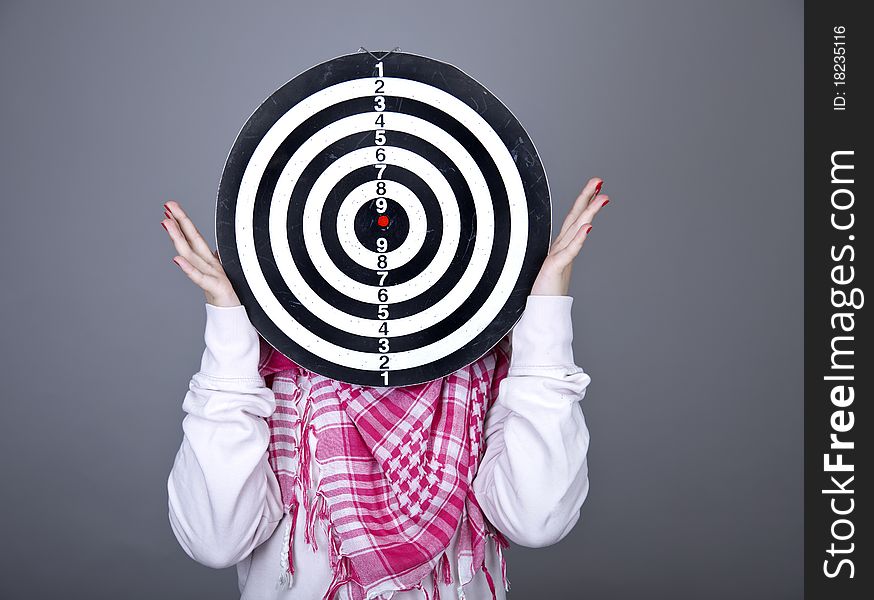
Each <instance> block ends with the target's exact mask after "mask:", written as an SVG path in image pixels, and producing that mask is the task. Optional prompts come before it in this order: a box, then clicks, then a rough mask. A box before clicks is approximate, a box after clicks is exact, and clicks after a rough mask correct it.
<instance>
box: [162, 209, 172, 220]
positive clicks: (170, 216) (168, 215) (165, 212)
mask: <svg viewBox="0 0 874 600" xmlns="http://www.w3.org/2000/svg"><path fill="white" fill-rule="evenodd" d="M164 216H166V217H167V218H168V219H172V218H173V215H171V214H170V213H168V212H167V211H166V210H165V211H164Z"/></svg>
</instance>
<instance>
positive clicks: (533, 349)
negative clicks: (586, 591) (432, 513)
mask: <svg viewBox="0 0 874 600" xmlns="http://www.w3.org/2000/svg"><path fill="white" fill-rule="evenodd" d="M572 304H573V297H572V296H537V295H532V296H528V300H527V305H526V308H525V311H524V312H523V314H522V318H521V319H520V320H519V322H518V323H517V324H516V326H515V327H514V328H513V332H512V334H511V338H510V341H511V353H510V366H509V372H508V374H507V376H506V377H505V378H504V380H503V381H502V382H501V384H500V386H499V391H498V396H497V398H496V399H495V401H494V403H493V404H492V407H491V408H490V409H489V412H488V413H487V415H486V421H485V444H486V449H485V454H484V456H483V459H482V461H481V463H480V466H479V470H478V472H477V475H476V478H475V479H474V482H473V490H474V495H475V496H476V499H477V502H478V503H479V505H480V507H481V508H482V510H483V513H484V514H485V516H486V517H487V518H488V519H489V521H490V522H491V523H492V524H493V525H494V526H495V527H496V528H497V529H498V530H499V531H500V532H501V533H503V534H504V535H505V536H506V537H507V538H508V539H510V540H511V541H513V542H515V543H517V544H519V545H521V546H527V547H531V548H538V547H543V546H549V545H551V544H555V543H557V542H558V541H560V540H561V539H563V538H564V537H565V536H566V535H567V534H568V533H569V532H570V531H571V529H573V527H574V525H576V523H577V521H578V520H579V518H580V509H581V507H582V505H583V502H584V501H585V499H586V496H587V494H588V491H589V477H588V465H587V462H586V453H587V451H588V447H589V431H588V428H587V427H586V421H585V418H584V417H583V411H582V406H581V400H582V399H583V397H584V396H585V392H586V387H587V386H588V384H589V382H590V381H591V378H590V377H589V375H587V374H586V373H585V372H584V371H583V369H582V368H580V367H579V366H577V365H576V364H574V358H573V347H572V343H571V342H572V340H573V327H572V322H571V305H572Z"/></svg>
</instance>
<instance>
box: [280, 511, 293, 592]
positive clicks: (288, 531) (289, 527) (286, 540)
mask: <svg viewBox="0 0 874 600" xmlns="http://www.w3.org/2000/svg"><path fill="white" fill-rule="evenodd" d="M297 509H298V503H297V502H292V504H291V506H289V507H288V508H286V511H285V512H286V514H287V515H288V517H289V518H288V522H287V523H286V524H285V532H284V534H283V536H282V554H281V556H280V558H279V564H280V567H281V568H282V574H281V575H280V576H279V581H277V582H276V589H289V588H291V584H292V583H293V582H294V555H293V553H294V529H295V524H296V523H297Z"/></svg>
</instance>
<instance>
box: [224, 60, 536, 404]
mask: <svg viewBox="0 0 874 600" xmlns="http://www.w3.org/2000/svg"><path fill="white" fill-rule="evenodd" d="M374 55H377V56H379V55H382V58H381V60H380V59H378V58H376V57H375V56H374ZM551 228H552V213H551V206H550V197H549V185H548V183H547V179H546V174H545V172H544V170H543V166H542V164H541V162H540V159H539V157H538V155H537V151H536V150H535V148H534V145H533V143H532V142H531V139H530V138H529V136H528V134H527V133H526V132H525V130H524V129H523V127H522V125H521V124H520V123H519V121H518V120H517V119H516V118H515V117H514V116H513V114H512V113H511V112H510V111H509V109H507V107H506V106H504V105H503V104H502V103H501V102H500V101H499V100H498V99H497V98H496V97H495V96H494V95H493V94H492V93H491V92H489V91H488V90H487V89H486V88H485V87H483V85H482V84H480V83H478V82H477V81H476V80H474V79H473V78H471V77H470V76H468V75H467V74H465V73H464V72H462V71H461V70H459V69H458V68H456V67H454V66H452V65H449V64H447V63H444V62H440V61H437V60H434V59H431V58H426V57H424V56H419V55H415V54H409V53H405V52H391V53H388V54H385V55H383V53H374V54H371V53H368V52H360V53H356V54H348V55H345V56H340V57H338V58H334V59H332V60H329V61H327V62H324V63H322V64H320V65H316V66H315V67H312V68H311V69H309V70H307V71H305V72H304V73H302V74H300V75H298V76H297V77H295V78H294V79H292V80H291V81H289V82H288V83H286V84H285V85H283V86H282V87H281V88H279V89H278V90H277V91H276V92H275V93H273V94H272V95H271V96H270V97H269V98H267V100H265V101H264V103H262V104H261V106H259V107H258V109H257V110H256V111H255V112H254V114H252V116H251V117H250V118H249V120H248V121H247V122H246V124H245V125H244V126H243V128H242V130H241V131H240V134H239V135H238V136H237V140H236V142H235V143H234V146H233V148H232V149H231V152H230V154H229V156H228V160H227V163H226V165H225V169H224V173H223V175H222V180H221V185H220V186H219V193H218V203H217V209H216V242H217V243H216V245H217V247H218V250H219V256H220V257H221V261H222V265H223V266H224V269H225V272H226V273H227V275H228V277H229V278H230V280H231V283H232V284H233V286H234V289H235V290H236V291H237V294H238V296H239V297H240V300H241V302H242V303H243V304H244V305H245V307H246V311H247V313H248V315H249V318H250V320H251V321H252V324H253V325H254V326H255V328H256V329H257V330H258V332H259V333H260V334H261V335H262V336H263V337H264V339H265V340H267V342H269V343H270V344H271V345H272V346H273V347H274V348H276V349H277V350H279V351H280V352H282V353H283V354H285V355H286V356H288V357H289V358H291V359H292V360H293V361H295V362H296V363H298V364H300V365H301V366H303V367H304V368H307V369H309V370H311V371H313V372H316V373H319V374H321V375H325V376H327V377H331V378H333V379H337V380H340V381H344V382H347V383H352V384H358V385H367V386H376V387H387V386H403V385H412V384H416V383H423V382H426V381H430V380H433V379H438V378H440V377H444V376H446V375H448V374H450V373H452V372H454V371H456V370H458V369H460V368H462V367H464V366H466V365H468V364H470V363H471V362H474V361H475V360H477V359H479V358H480V357H481V356H483V355H484V354H485V353H486V352H488V351H489V350H491V349H492V347H493V346H494V345H495V344H496V343H497V342H498V341H500V339H501V338H502V337H504V336H505V335H506V334H507V333H508V332H509V331H510V330H511V329H512V327H513V326H514V325H515V324H516V322H517V321H518V320H519V318H520V317H521V316H522V312H523V310H524V308H525V304H526V299H527V297H528V294H529V293H530V291H531V287H532V286H533V284H534V279H535V278H536V276H537V273H538V271H539V269H540V265H541V264H542V262H543V259H544V258H545V257H546V254H547V252H548V249H549V242H550V235H551Z"/></svg>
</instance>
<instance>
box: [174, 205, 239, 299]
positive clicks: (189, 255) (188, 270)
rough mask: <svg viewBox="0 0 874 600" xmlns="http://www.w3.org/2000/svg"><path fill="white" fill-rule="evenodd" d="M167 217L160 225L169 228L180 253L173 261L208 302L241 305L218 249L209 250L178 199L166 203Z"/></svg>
mask: <svg viewBox="0 0 874 600" xmlns="http://www.w3.org/2000/svg"><path fill="white" fill-rule="evenodd" d="M164 215H165V216H166V218H165V219H164V220H162V221H161V225H163V226H164V229H166V230H167V233H168V234H169V235H170V239H171V240H172V241H173V245H174V246H175V247H176V252H178V255H177V256H174V257H173V262H175V263H176V264H177V265H179V268H181V269H182V271H184V272H185V274H186V275H188V278H189V279H190V280H191V281H193V282H194V283H196V284H197V285H198V286H200V288H201V289H202V290H203V292H204V294H206V301H207V302H208V303H209V304H212V305H214V306H240V304H241V302H240V300H239V298H237V293H236V292H235V291H234V288H233V286H232V285H231V282H230V280H229V279H228V276H227V275H226V274H225V270H224V268H222V264H221V262H220V261H219V258H218V252H213V251H211V250H210V249H209V245H208V244H207V243H206V240H204V239H203V236H202V235H200V231H198V230H197V227H195V226H194V223H193V222H192V221H191V219H189V218H188V215H186V214H185V211H183V210H182V207H181V206H180V205H179V203H178V202H176V201H175V200H170V201H169V202H167V203H166V204H165V205H164Z"/></svg>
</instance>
